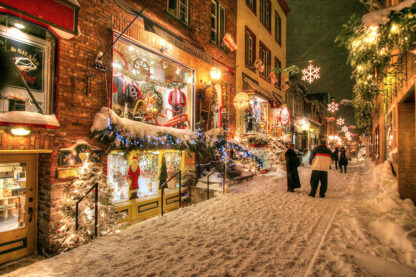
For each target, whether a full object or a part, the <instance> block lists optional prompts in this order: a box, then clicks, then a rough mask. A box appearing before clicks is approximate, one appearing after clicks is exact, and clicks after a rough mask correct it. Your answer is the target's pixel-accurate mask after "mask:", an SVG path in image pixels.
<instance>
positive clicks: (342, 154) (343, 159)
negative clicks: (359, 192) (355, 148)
mask: <svg viewBox="0 0 416 277" xmlns="http://www.w3.org/2000/svg"><path fill="white" fill-rule="evenodd" d="M348 160H349V154H348V152H347V150H346V149H345V147H341V150H340V151H339V169H341V173H342V167H344V173H347V165H348Z"/></svg>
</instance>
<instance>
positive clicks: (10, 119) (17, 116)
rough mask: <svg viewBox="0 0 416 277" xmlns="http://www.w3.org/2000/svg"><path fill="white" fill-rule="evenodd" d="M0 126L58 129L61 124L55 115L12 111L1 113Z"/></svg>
mask: <svg viewBox="0 0 416 277" xmlns="http://www.w3.org/2000/svg"><path fill="white" fill-rule="evenodd" d="M0 125H9V126H14V125H24V126H31V127H44V128H52V129H56V128H58V127H59V122H58V119H57V118H56V116H55V115H54V114H53V115H44V114H40V113H33V112H25V111H11V112H5V113H0Z"/></svg>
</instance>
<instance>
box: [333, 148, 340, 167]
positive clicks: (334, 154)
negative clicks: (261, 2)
mask: <svg viewBox="0 0 416 277" xmlns="http://www.w3.org/2000/svg"><path fill="white" fill-rule="evenodd" d="M338 155H339V150H338V147H337V146H335V150H334V152H333V153H332V160H333V161H334V162H335V169H338Z"/></svg>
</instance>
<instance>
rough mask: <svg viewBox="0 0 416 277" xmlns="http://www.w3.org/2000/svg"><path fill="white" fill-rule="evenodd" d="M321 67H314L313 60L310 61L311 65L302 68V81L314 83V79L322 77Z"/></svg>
mask: <svg viewBox="0 0 416 277" xmlns="http://www.w3.org/2000/svg"><path fill="white" fill-rule="evenodd" d="M319 70H320V68H319V67H314V66H313V65H312V61H309V66H308V67H307V68H305V69H303V70H302V81H307V82H309V84H312V82H313V81H314V80H317V79H319V78H321V76H319Z"/></svg>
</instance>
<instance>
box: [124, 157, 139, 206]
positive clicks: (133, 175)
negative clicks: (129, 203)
mask: <svg viewBox="0 0 416 277" xmlns="http://www.w3.org/2000/svg"><path fill="white" fill-rule="evenodd" d="M139 177H140V166H139V160H138V159H137V157H133V159H132V160H131V163H130V167H129V172H128V173H127V182H128V183H129V188H130V197H129V199H130V200H132V199H136V198H137V193H138V191H139Z"/></svg>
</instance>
